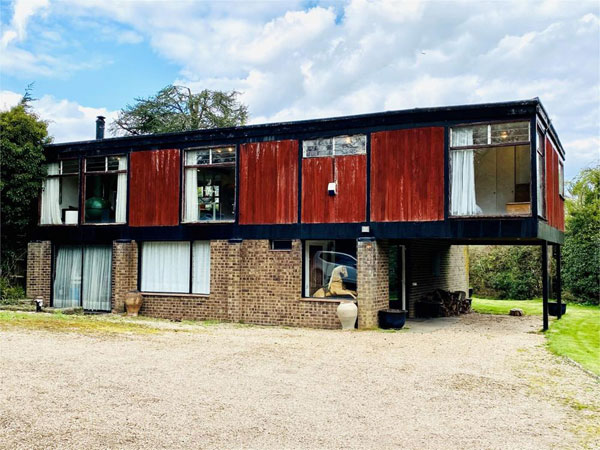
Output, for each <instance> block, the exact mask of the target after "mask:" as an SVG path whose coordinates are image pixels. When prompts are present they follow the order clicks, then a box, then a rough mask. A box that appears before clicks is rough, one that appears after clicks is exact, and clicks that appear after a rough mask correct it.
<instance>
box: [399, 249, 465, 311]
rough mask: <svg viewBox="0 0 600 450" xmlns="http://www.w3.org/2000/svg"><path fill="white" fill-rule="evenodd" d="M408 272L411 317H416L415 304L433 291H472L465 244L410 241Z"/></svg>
mask: <svg viewBox="0 0 600 450" xmlns="http://www.w3.org/2000/svg"><path fill="white" fill-rule="evenodd" d="M406 271H407V273H406V276H407V280H406V287H407V290H408V310H409V316H410V317H414V314H415V302H416V301H417V300H419V298H421V296H422V295H423V294H425V293H427V292H430V291H432V290H434V289H438V288H439V289H445V290H448V291H465V293H467V294H468V292H469V256H468V252H467V246H465V245H449V244H446V243H439V242H435V241H415V242H411V243H409V244H408V245H407V255H406ZM414 283H416V286H414Z"/></svg>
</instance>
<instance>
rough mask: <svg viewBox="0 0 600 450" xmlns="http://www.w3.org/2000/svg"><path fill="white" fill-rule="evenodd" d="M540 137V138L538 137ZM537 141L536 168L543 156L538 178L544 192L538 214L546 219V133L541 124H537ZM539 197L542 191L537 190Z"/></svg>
mask: <svg viewBox="0 0 600 450" xmlns="http://www.w3.org/2000/svg"><path fill="white" fill-rule="evenodd" d="M538 138H540V139H538ZM535 143H536V148H535V159H536V166H535V167H536V169H538V166H537V161H538V158H541V161H542V163H541V167H539V170H536V174H535V175H536V180H538V182H539V183H540V185H541V194H542V202H541V204H542V210H541V211H540V210H539V208H538V212H537V215H538V217H541V218H542V219H546V208H547V204H546V196H547V192H546V135H545V134H544V131H543V129H542V127H541V126H540V124H539V123H538V124H536V137H535ZM535 189H536V192H537V186H536V187H535ZM537 194H538V197H539V194H540V192H537Z"/></svg>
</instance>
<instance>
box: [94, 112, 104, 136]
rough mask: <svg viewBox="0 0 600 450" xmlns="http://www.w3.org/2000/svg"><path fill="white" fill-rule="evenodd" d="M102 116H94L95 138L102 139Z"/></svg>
mask: <svg viewBox="0 0 600 450" xmlns="http://www.w3.org/2000/svg"><path fill="white" fill-rule="evenodd" d="M104 119H105V117H104V116H98V117H97V118H96V139H104Z"/></svg>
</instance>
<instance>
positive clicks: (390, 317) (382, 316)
mask: <svg viewBox="0 0 600 450" xmlns="http://www.w3.org/2000/svg"><path fill="white" fill-rule="evenodd" d="M407 313H408V311H406V310H403V309H382V310H381V311H379V312H378V313H377V315H378V318H379V328H383V329H384V330H389V329H394V330H399V329H401V328H402V327H403V326H404V324H405V323H406V314H407Z"/></svg>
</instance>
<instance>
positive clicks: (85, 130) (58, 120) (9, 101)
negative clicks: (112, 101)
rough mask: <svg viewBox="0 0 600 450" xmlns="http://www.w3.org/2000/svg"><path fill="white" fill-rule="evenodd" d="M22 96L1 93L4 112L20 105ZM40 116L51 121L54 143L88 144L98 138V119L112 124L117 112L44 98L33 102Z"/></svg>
mask: <svg viewBox="0 0 600 450" xmlns="http://www.w3.org/2000/svg"><path fill="white" fill-rule="evenodd" d="M21 97H22V95H21V94H18V93H16V92H11V91H1V92H0V110H2V111H5V110H7V109H10V108H11V107H12V106H14V105H16V104H17V103H19V101H20V100H21ZM31 105H32V107H33V110H34V111H35V112H36V113H37V114H38V116H39V117H40V118H41V119H42V120H45V121H47V122H48V133H49V134H50V136H52V137H53V138H54V142H71V141H87V140H90V139H94V138H95V137H96V117H97V116H104V117H106V123H107V124H109V123H110V122H111V121H112V120H114V119H115V118H116V117H117V114H118V111H109V110H107V109H106V108H90V107H87V106H83V105H80V104H79V103H77V102H74V101H70V100H66V99H56V98H54V97H53V96H51V95H44V96H43V97H42V98H40V99H39V100H35V101H33V102H32V103H31Z"/></svg>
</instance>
